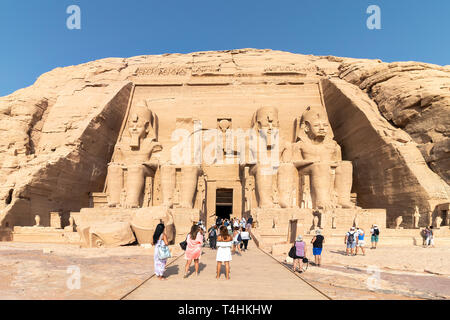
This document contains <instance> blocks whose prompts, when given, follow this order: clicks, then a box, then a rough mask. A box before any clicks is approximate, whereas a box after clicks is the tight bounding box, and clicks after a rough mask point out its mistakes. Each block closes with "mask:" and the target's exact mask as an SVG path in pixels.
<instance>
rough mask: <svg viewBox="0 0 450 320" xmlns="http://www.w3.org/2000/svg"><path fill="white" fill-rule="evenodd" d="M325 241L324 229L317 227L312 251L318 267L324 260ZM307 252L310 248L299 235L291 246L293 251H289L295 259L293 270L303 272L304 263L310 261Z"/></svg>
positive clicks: (312, 242) (312, 241)
mask: <svg viewBox="0 0 450 320" xmlns="http://www.w3.org/2000/svg"><path fill="white" fill-rule="evenodd" d="M324 243H325V237H324V236H323V235H322V230H320V229H317V230H316V234H315V236H314V237H313V238H312V240H311V244H312V247H313V250H312V253H313V256H314V265H315V266H317V267H320V264H321V262H322V249H323V244H324ZM307 253H308V249H307V245H306V242H305V241H303V237H302V236H300V235H299V236H298V237H297V239H296V240H295V243H294V246H293V247H292V248H291V252H289V256H290V257H291V258H292V259H293V261H294V263H293V266H292V270H293V271H294V272H296V271H298V272H300V273H302V272H303V264H304V263H308V262H309V261H308V258H307V257H306V256H307Z"/></svg>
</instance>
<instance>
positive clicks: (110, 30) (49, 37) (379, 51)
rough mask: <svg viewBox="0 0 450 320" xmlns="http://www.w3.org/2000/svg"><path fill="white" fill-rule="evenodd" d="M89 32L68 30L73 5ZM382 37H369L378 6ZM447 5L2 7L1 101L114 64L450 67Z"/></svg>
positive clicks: (436, 1)
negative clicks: (257, 59) (68, 73)
mask: <svg viewBox="0 0 450 320" xmlns="http://www.w3.org/2000/svg"><path fill="white" fill-rule="evenodd" d="M73 4H75V5H78V6H79V7H80V8H81V21H82V22H81V23H82V24H81V30H69V29H67V27H66V20H67V18H68V16H69V15H68V14H67V13H66V9H67V7H68V6H69V5H73ZM372 4H374V5H378V6H379V7H380V8H381V23H382V29H381V30H369V29H368V28H367V27H366V20H367V18H368V17H369V14H367V13H366V9H367V7H368V6H369V5H372ZM449 17H450V1H448V0H432V1H424V0H420V1H419V0H371V1H366V0H339V1H336V0H334V1H331V0H293V1H291V0H277V1H275V0H271V1H268V0H259V1H250V0H247V1H246V0H239V1H238V0H226V1H223V0H178V1H175V0H166V1H154V0H128V1H118V0H108V1H106V0H105V1H104V0H39V1H21V0H1V2H0V43H1V50H0V70H1V77H0V96H4V95H7V94H9V93H12V92H13V91H15V90H17V89H20V88H23V87H26V86H29V85H31V84H33V83H34V82H35V81H36V79H37V77H39V76H40V75H41V74H43V73H45V72H47V71H50V70H52V69H54V68H56V67H64V66H69V65H76V64H80V63H84V62H88V61H91V60H96V59H101V58H107V57H131V56H136V55H144V54H162V53H174V52H178V53H189V52H194V51H204V50H228V49H238V48H260V49H266V48H269V49H275V50H285V51H289V52H294V53H302V54H314V55H334V56H343V57H354V58H373V59H381V60H383V61H387V62H391V61H409V60H414V61H423V62H429V63H435V64H440V65H447V64H450V40H449V39H450V19H449Z"/></svg>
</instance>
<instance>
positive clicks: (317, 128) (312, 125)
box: [306, 118, 329, 138]
mask: <svg viewBox="0 0 450 320" xmlns="http://www.w3.org/2000/svg"><path fill="white" fill-rule="evenodd" d="M328 130H329V125H328V121H326V120H325V119H321V118H317V119H314V120H312V121H311V122H309V121H308V122H306V132H307V133H309V134H311V136H312V137H313V138H325V137H326V135H327V134H328Z"/></svg>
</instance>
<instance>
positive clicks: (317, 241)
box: [311, 229, 325, 267]
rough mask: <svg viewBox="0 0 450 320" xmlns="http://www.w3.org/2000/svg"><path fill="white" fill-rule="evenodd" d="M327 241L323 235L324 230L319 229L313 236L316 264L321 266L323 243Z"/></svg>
mask: <svg viewBox="0 0 450 320" xmlns="http://www.w3.org/2000/svg"><path fill="white" fill-rule="evenodd" d="M324 242H325V238H324V236H323V235H322V230H320V229H317V230H316V235H315V236H314V237H313V238H312V240H311V243H312V245H313V255H314V260H315V265H316V266H318V267H320V263H321V260H322V248H323V243H324Z"/></svg>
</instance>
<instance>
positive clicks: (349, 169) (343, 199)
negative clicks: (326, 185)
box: [334, 161, 354, 208]
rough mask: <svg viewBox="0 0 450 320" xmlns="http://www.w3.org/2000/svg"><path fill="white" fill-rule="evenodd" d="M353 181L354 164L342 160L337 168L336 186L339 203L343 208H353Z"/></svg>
mask: <svg viewBox="0 0 450 320" xmlns="http://www.w3.org/2000/svg"><path fill="white" fill-rule="evenodd" d="M352 183H353V166H352V163H351V162H350V161H342V162H341V163H340V164H339V166H338V167H337V168H336V180H335V182H334V188H335V190H336V193H337V196H338V204H339V205H340V206H342V207H343V208H353V207H354V204H353V203H351V201H350V196H351V192H352Z"/></svg>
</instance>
